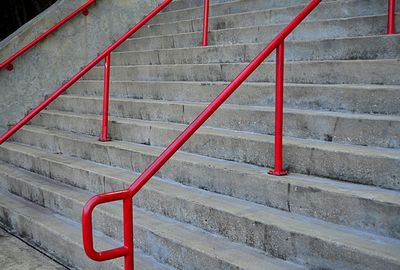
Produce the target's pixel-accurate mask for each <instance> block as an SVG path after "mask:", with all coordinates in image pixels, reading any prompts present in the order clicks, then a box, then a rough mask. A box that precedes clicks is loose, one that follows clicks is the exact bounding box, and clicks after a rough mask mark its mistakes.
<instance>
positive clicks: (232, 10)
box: [150, 0, 399, 24]
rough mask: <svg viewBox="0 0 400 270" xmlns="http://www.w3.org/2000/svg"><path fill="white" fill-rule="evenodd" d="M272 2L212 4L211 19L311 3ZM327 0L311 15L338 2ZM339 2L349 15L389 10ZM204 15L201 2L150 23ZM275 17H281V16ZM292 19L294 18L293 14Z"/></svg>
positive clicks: (374, 4) (282, 11) (372, 3)
mask: <svg viewBox="0 0 400 270" xmlns="http://www.w3.org/2000/svg"><path fill="white" fill-rule="evenodd" d="M271 2H272V1H262V0H260V1H246V3H245V4H243V2H232V3H224V4H222V5H212V6H210V21H211V20H213V17H214V16H224V15H226V14H231V15H234V14H237V15H239V13H243V12H249V11H255V10H265V9H275V8H280V9H279V10H272V11H271V15H272V14H275V13H277V14H279V15H286V14H287V12H288V10H289V9H292V8H294V6H296V5H305V4H307V3H309V1H301V0H296V1H276V3H271ZM327 2H333V1H323V2H322V3H320V5H319V7H317V9H316V10H315V11H314V12H312V13H311V14H310V15H309V16H310V17H313V16H318V13H322V12H324V10H323V9H322V8H321V7H323V6H328V5H329V7H330V8H332V6H333V5H336V3H327ZM339 3H342V6H343V8H346V9H347V10H346V9H345V13H346V14H347V15H348V14H353V13H355V12H356V14H359V15H369V14H371V10H376V11H381V10H384V12H382V13H386V11H387V4H386V2H384V3H383V4H382V3H381V2H378V1H374V0H367V1H365V0H362V1H339ZM396 8H397V10H399V8H398V7H396ZM202 17H203V3H201V4H200V5H199V6H198V7H196V8H191V9H186V10H180V11H175V12H166V13H160V14H158V15H157V16H156V17H154V18H153V19H152V21H151V22H150V23H151V24H158V23H168V22H177V21H182V20H193V19H200V18H202ZM282 17H283V16H282ZM274 18H276V19H279V16H278V17H274ZM267 19H269V17H268V18H266V20H267ZM289 19H290V18H289ZM291 19H293V16H292V18H291Z"/></svg>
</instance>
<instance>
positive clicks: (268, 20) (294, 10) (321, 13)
mask: <svg viewBox="0 0 400 270" xmlns="http://www.w3.org/2000/svg"><path fill="white" fill-rule="evenodd" d="M304 7H305V5H304V4H301V5H295V6H289V7H283V8H282V7H280V8H274V9H256V10H251V11H247V12H242V13H234V14H228V13H225V14H223V15H220V16H212V17H210V18H209V29H210V30H220V29H227V28H238V27H248V26H254V25H271V24H283V23H285V24H287V23H289V22H290V21H291V20H293V18H295V17H296V16H297V15H298V14H299V13H300V12H301V11H302V10H303V9H304ZM387 11H388V9H387V6H386V5H383V4H382V3H381V2H377V1H365V0H350V1H331V2H322V3H321V4H320V5H319V6H318V7H317V8H316V9H315V10H314V11H313V12H312V13H311V14H310V15H309V16H308V17H307V18H306V21H312V20H326V19H333V18H346V17H356V16H367V15H376V14H385V13H387ZM199 31H203V16H202V15H201V16H199V17H196V18H193V19H189V20H180V21H175V22H171V21H170V20H167V21H162V20H161V21H160V20H158V21H156V23H154V22H153V21H151V22H150V23H149V25H147V26H146V27H145V28H142V29H140V30H139V31H138V32H137V33H135V35H134V37H144V36H157V35H166V34H179V33H188V32H199Z"/></svg>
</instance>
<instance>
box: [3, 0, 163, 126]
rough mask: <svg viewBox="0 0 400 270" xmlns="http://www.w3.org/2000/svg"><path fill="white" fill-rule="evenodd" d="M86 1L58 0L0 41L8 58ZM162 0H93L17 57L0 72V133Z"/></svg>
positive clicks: (4, 57)
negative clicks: (86, 9) (86, 12)
mask: <svg viewBox="0 0 400 270" xmlns="http://www.w3.org/2000/svg"><path fill="white" fill-rule="evenodd" d="M85 2H86V0H77V1H68V0H59V1H58V2H56V3H55V4H54V5H53V6H51V7H50V8H49V9H47V10H46V11H44V12H43V13H42V14H40V15H39V16H38V17H36V18H34V19H33V20H32V21H30V22H28V23H27V24H26V25H24V26H23V27H22V28H20V29H19V30H17V31H16V32H15V33H14V34H13V35H11V36H10V37H8V38H6V39H5V40H3V41H2V42H1V43H0V61H3V60H5V59H7V58H8V57H9V56H11V55H12V54H13V53H14V52H16V51H17V50H18V49H20V48H21V47H23V46H24V45H26V44H27V43H29V42H30V41H31V40H33V39H34V38H35V37H37V36H38V35H39V34H40V33H42V32H44V31H46V30H47V29H49V28H50V27H51V26H53V25H54V24H55V23H57V22H58V21H60V20H61V19H62V18H64V17H65V16H66V15H68V14H69V13H71V11H72V10H75V9H76V8H78V7H80V6H81V5H82V4H83V3H85ZM160 2H161V0H150V1H142V0H118V1H106V0H99V1H96V3H95V4H94V5H92V6H91V7H90V13H89V15H88V16H83V15H78V16H77V17H75V18H74V19H72V20H71V21H70V22H68V23H67V24H66V25H64V26H63V27H62V28H60V29H59V30H58V31H57V32H55V33H54V34H52V35H50V36H49V37H47V38H46V40H44V41H43V42H41V43H40V44H38V45H37V46H35V47H34V48H32V49H31V50H30V51H28V52H27V53H25V54H24V55H22V56H21V57H19V58H18V59H17V60H15V62H14V66H15V69H14V71H12V72H9V71H7V70H5V69H4V70H1V71H0V95H1V101H0V114H1V118H0V133H3V132H4V131H5V129H6V128H7V125H9V124H13V123H15V122H16V121H18V120H19V119H21V118H22V117H23V116H24V114H26V113H27V112H28V111H29V110H30V109H32V108H34V107H35V106H37V105H38V104H39V103H40V101H42V100H43V99H44V97H45V96H47V95H49V94H50V93H52V92H53V91H54V90H56V88H58V87H59V86H61V84H62V82H63V81H65V80H67V79H69V78H70V77H71V76H72V75H74V74H75V73H76V72H78V71H79V70H80V69H81V67H83V66H84V65H86V64H87V63H88V62H89V61H90V60H92V59H93V58H94V57H95V56H96V55H97V54H98V53H99V52H101V51H102V50H103V49H105V48H106V47H107V46H108V45H109V44H111V43H112V41H114V40H115V39H117V38H119V37H120V36H121V35H122V34H123V33H125V32H126V31H127V30H128V29H129V27H131V26H133V25H134V24H135V23H137V22H138V21H139V20H140V19H142V17H143V16H144V15H146V14H147V13H148V11H149V10H151V9H152V8H154V7H155V6H156V4H157V3H160Z"/></svg>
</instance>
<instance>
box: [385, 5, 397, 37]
mask: <svg viewBox="0 0 400 270" xmlns="http://www.w3.org/2000/svg"><path fill="white" fill-rule="evenodd" d="M395 7H396V0H389V1H388V31H387V33H388V35H393V34H396V29H395V9H396V8H395Z"/></svg>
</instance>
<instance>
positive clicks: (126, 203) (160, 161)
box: [0, 0, 395, 270]
mask: <svg viewBox="0 0 400 270" xmlns="http://www.w3.org/2000/svg"><path fill="white" fill-rule="evenodd" d="M94 1H95V0H92V1H89V2H88V3H87V4H89V3H90V4H92V3H93V2H94ZM321 1H322V0H311V1H310V3H309V4H308V5H307V6H306V7H305V8H304V9H303V10H302V11H301V12H300V13H299V15H298V16H297V17H296V18H295V19H294V20H293V21H291V22H290V23H289V24H288V25H287V26H286V27H285V28H284V29H283V30H282V31H281V32H280V33H279V34H278V35H277V36H276V37H275V38H274V39H273V40H272V41H271V42H270V43H269V44H268V46H266V47H265V48H264V50H262V51H261V52H260V53H259V54H258V55H257V57H255V58H254V59H253V61H251V62H250V64H249V65H248V66H246V68H245V69H244V70H243V71H242V72H241V73H240V74H239V75H238V76H237V77H236V78H235V79H234V80H233V81H232V82H231V83H230V84H229V85H228V86H227V87H226V88H225V89H224V90H223V91H222V92H221V93H220V94H219V95H218V96H217V97H216V98H215V99H214V100H213V101H212V102H211V103H210V104H209V105H208V106H207V107H206V108H205V109H204V111H203V112H202V113H201V114H200V115H199V116H198V117H197V118H196V119H195V120H194V121H193V122H192V123H191V124H190V125H189V126H188V127H187V128H186V129H185V130H184V131H183V132H182V133H181V134H180V135H179V136H178V137H177V138H176V139H175V140H174V141H173V142H172V143H171V144H170V145H169V146H168V147H167V148H166V150H165V151H164V152H163V153H162V154H161V155H160V156H159V157H158V158H157V159H156V160H155V161H154V162H153V163H152V164H151V165H150V166H149V167H148V168H147V169H146V170H145V171H144V172H143V173H142V174H141V175H140V176H139V177H138V178H137V179H136V180H135V182H134V183H133V184H132V185H131V186H130V187H129V188H128V189H126V190H121V191H116V192H109V193H104V194H100V195H97V196H94V197H93V198H91V199H90V200H89V201H88V202H87V204H86V205H85V207H84V209H83V213H82V232H83V243H84V248H85V251H86V253H87V255H88V256H89V257H90V258H92V259H93V260H96V261H105V260H110V259H115V258H118V257H124V258H125V270H132V269H133V267H134V266H133V255H134V254H133V253H134V248H133V205H132V198H133V196H134V195H135V194H136V193H137V192H138V191H139V190H140V189H141V188H142V187H143V186H144V185H145V184H146V183H147V182H148V181H149V180H150V179H151V177H152V176H154V174H155V173H156V172H157V171H158V170H159V169H160V168H161V167H162V166H163V165H164V164H165V163H166V162H167V161H168V160H169V159H170V158H171V157H172V156H173V155H174V154H175V152H176V151H178V150H179V149H180V147H181V146H182V145H183V144H184V143H185V142H186V141H187V140H188V139H189V138H190V137H191V136H192V135H193V134H194V133H195V132H196V131H197V130H198V129H199V128H200V127H201V126H202V125H203V124H204V122H205V121H207V119H208V118H209V117H210V116H211V115H212V114H213V113H214V112H215V111H216V110H217V109H218V108H219V107H220V106H221V105H222V104H223V103H224V102H225V101H226V99H228V97H229V96H230V95H231V94H232V93H233V92H234V91H235V90H236V89H237V88H238V87H239V86H240V85H241V84H242V83H243V82H244V81H245V80H246V79H247V78H248V77H249V76H250V75H251V74H252V73H253V72H254V70H256V69H257V68H258V66H259V65H260V64H261V63H262V62H263V61H264V60H265V59H266V58H267V57H268V56H269V55H270V54H271V53H272V52H273V51H274V50H275V49H276V64H277V65H276V113H275V164H274V169H273V170H271V171H269V173H270V174H273V175H285V174H287V171H285V170H283V168H282V167H283V166H282V156H283V155H282V129H283V83H284V41H285V38H286V37H287V36H288V35H289V34H290V33H291V32H292V31H293V30H294V29H295V28H296V27H297V26H298V25H299V24H300V23H301V22H302V21H303V20H304V18H306V17H307V16H308V14H309V13H310V12H311V11H313V10H314V9H315V8H316V7H317V6H318V5H319V4H320V2H321ZM171 2H172V0H165V1H164V2H163V3H162V4H160V5H159V6H158V7H156V8H155V9H154V10H153V11H152V12H151V13H149V14H148V15H147V16H146V17H145V18H143V19H142V20H141V21H140V22H139V23H138V24H136V25H135V26H134V27H132V28H131V29H130V30H129V31H128V32H127V33H126V34H125V35H123V36H122V37H121V38H120V39H118V40H117V41H116V42H115V43H114V44H112V45H111V46H110V47H108V48H107V49H106V50H104V51H103V52H102V53H101V54H99V56H98V57H96V58H95V59H94V60H93V61H91V62H90V63H89V64H88V65H86V66H85V67H84V68H83V69H82V70H81V71H79V72H78V73H77V74H76V75H75V76H73V77H72V78H71V79H70V80H69V81H68V82H66V83H65V84H64V85H63V86H61V87H60V88H59V89H57V90H56V91H55V92H54V93H53V94H52V95H51V96H50V97H48V98H47V99H46V100H45V101H43V102H42V103H41V104H40V105H39V106H38V107H36V108H35V109H34V110H33V111H31V112H30V113H29V114H28V115H27V116H25V117H24V118H23V119H22V120H21V121H19V122H18V123H17V124H16V125H15V126H13V127H12V128H11V129H10V130H8V131H7V132H6V133H5V134H4V135H2V136H1V137H0V144H2V143H3V142H4V141H6V140H7V139H8V138H9V137H10V136H12V135H13V134H14V133H15V132H16V131H18V130H19V129H20V128H21V127H22V126H24V125H25V124H26V123H28V122H29V121H30V120H31V119H32V118H33V117H34V116H36V115H37V114H38V113H39V112H40V111H42V110H43V109H44V108H46V107H47V106H48V105H49V104H50V103H51V102H52V101H54V100H55V99H56V98H57V97H58V96H60V95H61V94H62V93H64V92H65V91H66V90H67V89H68V88H69V87H71V85H73V84H74V83H75V82H76V81H78V80H79V79H80V78H81V77H82V76H84V75H85V74H86V73H87V72H88V71H89V70H91V69H92V68H93V67H94V66H96V65H97V64H98V63H99V62H100V61H101V60H103V59H105V61H104V99H103V121H102V133H101V137H100V140H101V141H108V140H109V138H108V103H109V84H110V83H109V82H110V63H111V55H110V54H111V52H112V51H114V50H115V49H116V48H117V47H118V46H120V45H121V44H122V43H123V42H124V41H125V40H127V39H128V38H129V37H130V36H132V35H133V34H134V33H135V32H136V31H137V30H139V29H140V28H141V27H142V26H143V25H145V24H146V23H147V22H148V21H149V20H151V19H152V18H153V17H154V16H155V15H156V14H158V13H159V12H160V11H161V10H163V9H164V8H165V7H166V6H167V5H168V4H170V3H171ZM90 4H89V5H90ZM78 10H79V11H78V12H77V13H79V12H81V11H83V12H84V13H86V12H85V11H87V9H78ZM77 13H76V14H77ZM73 14H74V13H73ZM76 14H75V15H76ZM71 15H72V14H71ZM75 15H73V16H75ZM394 15H395V1H394V0H389V16H388V34H392V33H394V32H395V29H394ZM208 16H209V0H205V1H204V24H203V40H202V45H203V46H206V45H207V39H208ZM14 59H15V58H14ZM7 61H8V60H7ZM11 61H12V60H11ZM8 64H11V62H9V63H8ZM8 64H7V65H8ZM120 200H122V201H123V210H124V211H123V213H124V246H123V247H119V248H116V249H113V250H108V251H102V252H97V251H95V249H94V246H93V226H92V214H93V210H94V208H95V207H96V206H98V205H99V204H103V203H107V202H113V201H120Z"/></svg>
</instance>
